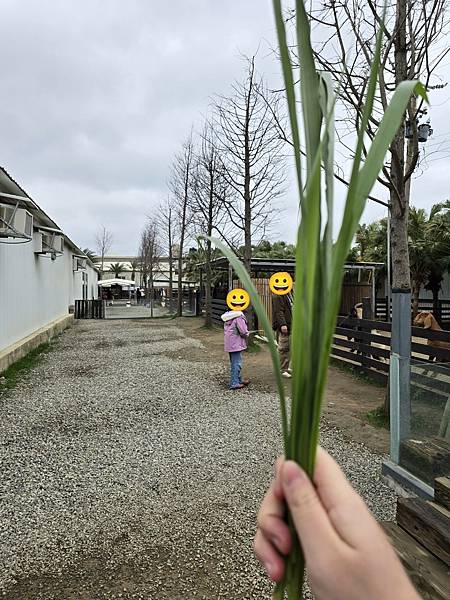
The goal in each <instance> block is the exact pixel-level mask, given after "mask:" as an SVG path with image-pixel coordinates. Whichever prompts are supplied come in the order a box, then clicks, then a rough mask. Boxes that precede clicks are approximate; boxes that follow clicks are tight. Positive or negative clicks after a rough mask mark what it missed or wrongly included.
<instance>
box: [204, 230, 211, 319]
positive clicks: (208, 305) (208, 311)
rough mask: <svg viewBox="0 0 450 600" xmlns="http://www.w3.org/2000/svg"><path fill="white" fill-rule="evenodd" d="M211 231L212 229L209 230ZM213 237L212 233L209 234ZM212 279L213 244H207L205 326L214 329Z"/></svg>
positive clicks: (208, 242)
mask: <svg viewBox="0 0 450 600" xmlns="http://www.w3.org/2000/svg"><path fill="white" fill-rule="evenodd" d="M208 229H209V230H210V229H211V228H208ZM208 235H209V236H210V235H211V231H210V232H209V233H208ZM211 288H212V277H211V242H210V241H209V240H207V242H206V260H205V326H206V327H212V294H211V291H212V290H211Z"/></svg>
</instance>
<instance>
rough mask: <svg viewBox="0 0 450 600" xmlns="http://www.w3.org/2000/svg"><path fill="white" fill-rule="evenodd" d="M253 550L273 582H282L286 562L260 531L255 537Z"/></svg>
mask: <svg viewBox="0 0 450 600" xmlns="http://www.w3.org/2000/svg"><path fill="white" fill-rule="evenodd" d="M253 549H254V551H255V554H256V557H257V558H258V560H259V562H260V563H261V564H262V566H263V567H264V568H265V570H266V572H267V575H268V576H269V577H270V578H271V579H272V580H273V581H281V579H282V578H283V575H284V560H283V558H282V557H281V556H280V555H279V554H278V552H277V551H276V550H275V548H274V547H273V546H272V544H271V543H270V542H269V541H268V540H267V539H266V538H265V536H264V534H263V533H262V531H261V530H259V529H258V531H257V532H256V535H255V539H254V542H253Z"/></svg>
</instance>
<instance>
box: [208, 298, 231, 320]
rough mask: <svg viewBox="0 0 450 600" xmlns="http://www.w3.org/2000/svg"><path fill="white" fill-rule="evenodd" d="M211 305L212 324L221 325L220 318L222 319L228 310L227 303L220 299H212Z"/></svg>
mask: <svg viewBox="0 0 450 600" xmlns="http://www.w3.org/2000/svg"><path fill="white" fill-rule="evenodd" d="M211 304H212V319H213V323H216V325H221V324H222V319H221V317H222V315H223V313H224V312H226V311H227V310H228V307H227V303H226V301H225V300H222V299H220V298H213V299H212V300H211Z"/></svg>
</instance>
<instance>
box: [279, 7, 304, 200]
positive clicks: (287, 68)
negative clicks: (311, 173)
mask: <svg viewBox="0 0 450 600" xmlns="http://www.w3.org/2000/svg"><path fill="white" fill-rule="evenodd" d="M273 9H274V14H275V24H276V28H277V35H278V47H279V49H280V59H281V68H282V71H283V78H284V86H285V89H286V100H287V105H288V111H289V120H290V123H291V131H292V143H293V146H294V158H295V168H296V171H297V184H298V189H299V195H300V198H302V196H303V181H302V160H301V152H300V130H299V126H298V119H297V100H296V95H295V84H294V76H293V74H292V61H291V56H290V54H289V48H288V45H287V40H286V28H285V25H284V19H283V10H282V8H281V0H273Z"/></svg>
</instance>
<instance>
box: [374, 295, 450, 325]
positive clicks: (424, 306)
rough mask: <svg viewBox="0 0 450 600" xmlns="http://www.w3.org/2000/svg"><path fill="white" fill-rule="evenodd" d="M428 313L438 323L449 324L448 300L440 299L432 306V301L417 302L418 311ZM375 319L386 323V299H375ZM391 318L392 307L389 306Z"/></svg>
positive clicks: (449, 304) (449, 309)
mask: <svg viewBox="0 0 450 600" xmlns="http://www.w3.org/2000/svg"><path fill="white" fill-rule="evenodd" d="M421 310H424V311H430V312H432V313H433V314H434V316H435V317H436V319H437V320H438V321H439V322H440V323H450V300H447V299H440V300H438V301H437V303H436V304H434V302H433V300H424V299H421V300H419V311H421ZM375 314H376V318H377V319H379V320H381V321H387V314H388V299H387V298H377V301H376V313H375ZM391 317H392V306H391Z"/></svg>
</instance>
